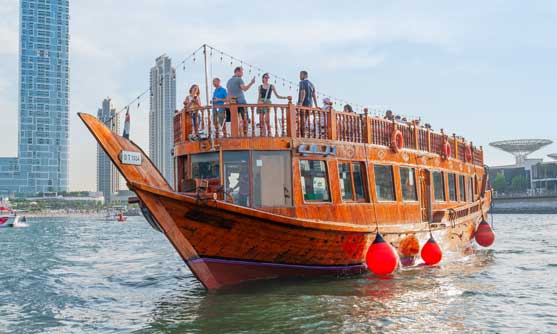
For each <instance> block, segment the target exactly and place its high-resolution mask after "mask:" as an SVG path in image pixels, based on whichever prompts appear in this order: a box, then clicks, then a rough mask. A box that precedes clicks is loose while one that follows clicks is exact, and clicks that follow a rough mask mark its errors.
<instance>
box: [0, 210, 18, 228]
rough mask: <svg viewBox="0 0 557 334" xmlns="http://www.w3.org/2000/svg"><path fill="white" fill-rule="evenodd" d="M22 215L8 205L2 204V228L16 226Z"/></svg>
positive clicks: (0, 223)
mask: <svg viewBox="0 0 557 334" xmlns="http://www.w3.org/2000/svg"><path fill="white" fill-rule="evenodd" d="M19 218H20V216H18V215H17V213H16V212H15V211H13V210H12V209H10V208H9V207H7V206H0V228H2V227H14V226H17V225H18V223H19Z"/></svg>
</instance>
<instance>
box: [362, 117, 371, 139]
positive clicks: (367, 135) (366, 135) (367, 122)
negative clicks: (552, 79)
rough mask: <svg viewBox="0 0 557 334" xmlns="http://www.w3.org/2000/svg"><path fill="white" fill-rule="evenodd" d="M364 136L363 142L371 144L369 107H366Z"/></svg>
mask: <svg viewBox="0 0 557 334" xmlns="http://www.w3.org/2000/svg"><path fill="white" fill-rule="evenodd" d="M363 123H364V138H362V139H363V142H364V143H367V144H371V118H370V117H369V114H368V110H367V108H364V122H363Z"/></svg>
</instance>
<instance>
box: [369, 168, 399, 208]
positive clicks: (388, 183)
mask: <svg viewBox="0 0 557 334" xmlns="http://www.w3.org/2000/svg"><path fill="white" fill-rule="evenodd" d="M373 171H374V173H375V193H376V195H377V200H378V201H394V200H395V188H394V182H393V166H383V165H375V166H373Z"/></svg>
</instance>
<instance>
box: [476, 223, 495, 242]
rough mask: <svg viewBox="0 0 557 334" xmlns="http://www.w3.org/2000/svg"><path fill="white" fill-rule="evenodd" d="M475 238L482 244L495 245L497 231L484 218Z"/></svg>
mask: <svg viewBox="0 0 557 334" xmlns="http://www.w3.org/2000/svg"><path fill="white" fill-rule="evenodd" d="M474 238H475V239H476V242H477V243H478V245H480V246H483V247H489V246H491V245H493V242H494V241H495V233H494V232H493V230H492V229H491V226H489V224H488V223H487V222H486V221H485V219H482V222H481V223H480V224H479V225H478V229H476V233H475V234H474Z"/></svg>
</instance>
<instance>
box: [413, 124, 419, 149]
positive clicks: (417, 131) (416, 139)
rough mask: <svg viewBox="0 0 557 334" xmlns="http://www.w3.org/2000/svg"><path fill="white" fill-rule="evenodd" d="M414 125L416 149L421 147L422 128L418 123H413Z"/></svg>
mask: <svg viewBox="0 0 557 334" xmlns="http://www.w3.org/2000/svg"><path fill="white" fill-rule="evenodd" d="M413 126H414V148H415V149H416V150H419V149H420V129H419V128H418V125H417V124H416V123H413Z"/></svg>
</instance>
